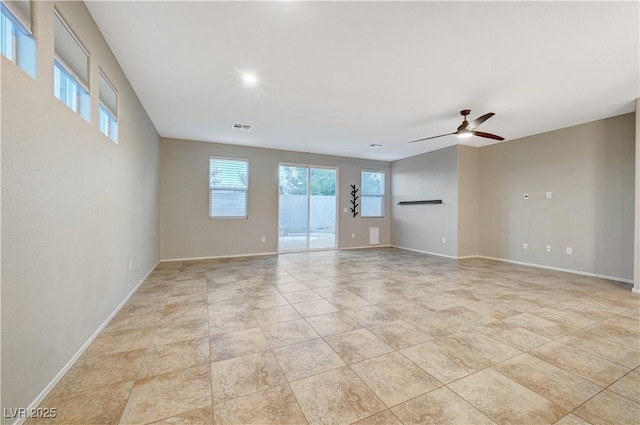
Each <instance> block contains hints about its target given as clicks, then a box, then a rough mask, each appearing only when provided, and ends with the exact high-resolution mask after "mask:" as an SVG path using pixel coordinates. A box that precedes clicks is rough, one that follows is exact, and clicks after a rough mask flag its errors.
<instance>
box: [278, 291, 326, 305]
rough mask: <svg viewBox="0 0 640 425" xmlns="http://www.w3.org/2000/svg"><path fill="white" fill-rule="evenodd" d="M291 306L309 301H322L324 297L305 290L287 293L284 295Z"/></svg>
mask: <svg viewBox="0 0 640 425" xmlns="http://www.w3.org/2000/svg"><path fill="white" fill-rule="evenodd" d="M282 296H283V297H285V298H286V299H287V301H289V302H290V303H291V304H294V303H303V302H307V301H314V300H321V299H322V297H321V296H320V295H318V294H317V293H315V292H314V291H312V290H311V289H303V290H302V291H294V292H285V293H283V294H282Z"/></svg>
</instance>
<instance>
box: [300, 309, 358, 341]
mask: <svg viewBox="0 0 640 425" xmlns="http://www.w3.org/2000/svg"><path fill="white" fill-rule="evenodd" d="M306 320H307V322H308V323H309V324H310V325H311V326H312V327H313V328H314V329H315V330H316V332H318V333H319V334H320V335H321V336H328V335H334V334H338V333H342V332H347V331H352V330H354V329H359V328H361V326H360V324H359V323H358V322H356V321H355V320H353V319H352V318H350V317H349V316H347V315H346V314H344V313H342V312H340V313H330V314H323V315H321V316H314V317H308V318H307V319H306Z"/></svg>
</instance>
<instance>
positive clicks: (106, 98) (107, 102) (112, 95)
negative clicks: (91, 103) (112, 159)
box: [98, 71, 118, 143]
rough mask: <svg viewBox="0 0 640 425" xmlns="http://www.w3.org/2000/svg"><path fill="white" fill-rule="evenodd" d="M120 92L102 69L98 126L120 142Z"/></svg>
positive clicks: (113, 139) (114, 140)
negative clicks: (118, 112) (118, 113)
mask: <svg viewBox="0 0 640 425" xmlns="http://www.w3.org/2000/svg"><path fill="white" fill-rule="evenodd" d="M117 111H118V92H117V91H116V89H115V88H114V87H113V85H112V84H111V82H110V81H109V79H108V78H107V77H106V76H105V75H104V73H103V72H102V71H100V104H99V106H98V127H99V128H100V131H101V132H102V134H104V135H105V136H107V137H108V138H110V139H111V140H112V141H113V142H114V143H118V115H117Z"/></svg>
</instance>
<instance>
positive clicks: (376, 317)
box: [344, 305, 399, 326]
mask: <svg viewBox="0 0 640 425" xmlns="http://www.w3.org/2000/svg"><path fill="white" fill-rule="evenodd" d="M344 313H345V314H346V315H347V316H349V317H351V318H352V319H353V320H355V321H356V322H358V323H360V324H361V325H362V326H375V325H380V324H382V323H387V322H391V321H393V320H396V319H398V317H399V315H397V314H392V313H390V312H388V311H384V310H383V309H381V308H380V307H377V306H374V305H371V306H367V307H360V308H355V309H350V310H344Z"/></svg>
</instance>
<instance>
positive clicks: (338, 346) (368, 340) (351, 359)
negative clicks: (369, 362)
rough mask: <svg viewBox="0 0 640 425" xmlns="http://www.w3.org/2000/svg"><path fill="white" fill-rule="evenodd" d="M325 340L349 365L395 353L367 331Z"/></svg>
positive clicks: (355, 331) (349, 333)
mask: <svg viewBox="0 0 640 425" xmlns="http://www.w3.org/2000/svg"><path fill="white" fill-rule="evenodd" d="M325 340H326V341H327V342H328V343H329V345H330V346H331V347H332V348H333V349H334V350H335V351H336V352H337V353H338V355H339V356H340V357H342V359H343V360H344V361H345V362H347V363H348V364H351V363H355V362H359V361H362V360H366V359H369V358H371V357H375V356H379V355H381V354H386V353H388V352H390V351H393V348H391V347H389V346H388V345H387V344H385V343H384V342H382V341H381V340H380V339H379V338H378V337H376V336H375V335H374V334H372V333H371V332H369V331H368V330H366V329H356V330H354V331H349V332H344V333H341V334H337V335H332V336H328V337H326V338H325Z"/></svg>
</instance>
